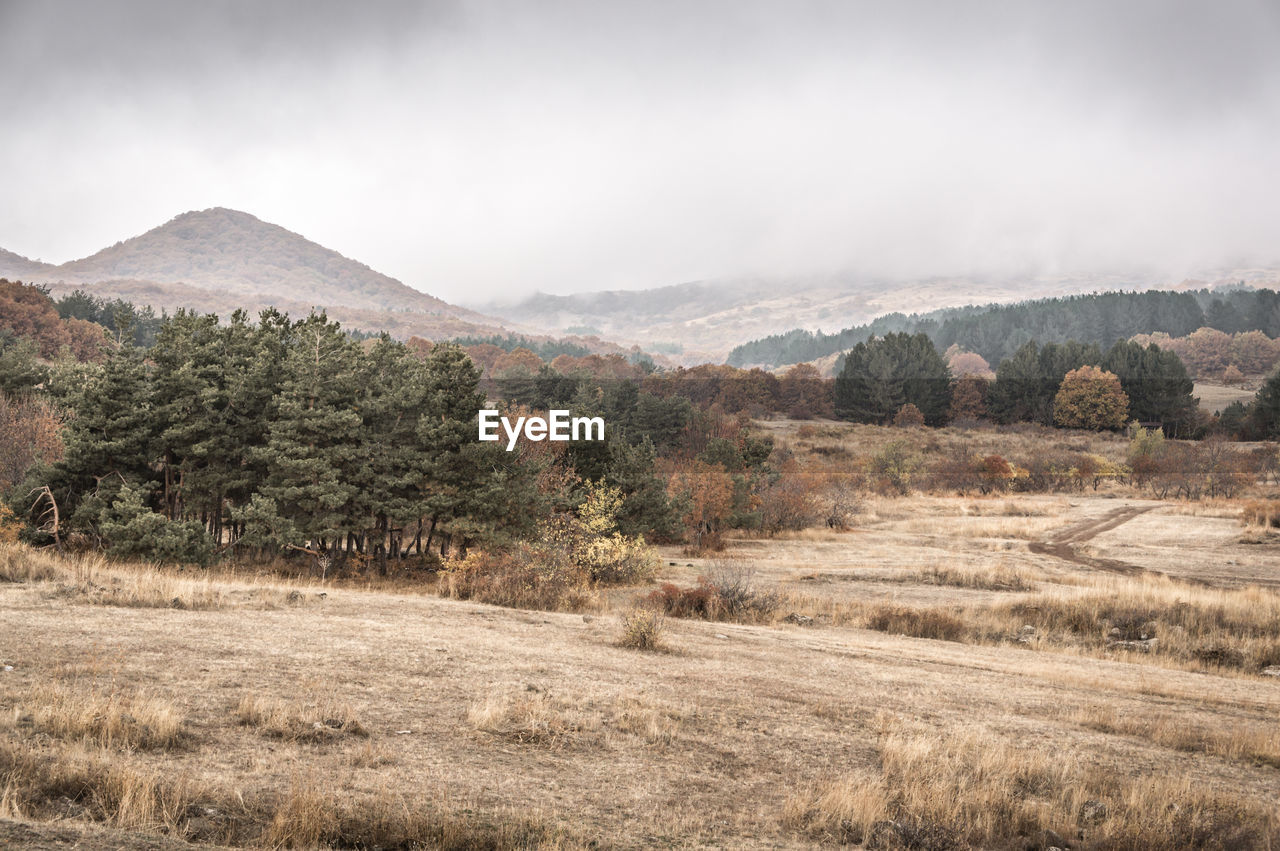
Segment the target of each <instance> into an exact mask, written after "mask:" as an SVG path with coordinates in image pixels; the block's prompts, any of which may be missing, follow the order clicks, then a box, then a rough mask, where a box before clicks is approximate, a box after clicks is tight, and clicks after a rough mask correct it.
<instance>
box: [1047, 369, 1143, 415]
mask: <svg viewBox="0 0 1280 851" xmlns="http://www.w3.org/2000/svg"><path fill="white" fill-rule="evenodd" d="M1128 412H1129V398H1128V397H1127V396H1126V395H1125V392H1124V390H1122V389H1121V388H1120V379H1119V378H1117V377H1116V376H1115V374H1114V373H1110V372H1106V371H1104V370H1102V369H1100V368H1098V367H1096V366H1082V367H1080V368H1079V369H1073V370H1072V371H1071V372H1068V373H1067V374H1066V376H1065V377H1064V378H1063V379H1062V386H1061V387H1060V388H1059V389H1058V394H1057V396H1055V397H1054V403H1053V420H1054V422H1055V423H1056V424H1057V425H1059V426H1061V427H1062V428H1084V429H1092V430H1103V429H1119V428H1122V427H1123V426H1124V424H1125V422H1126V421H1127V416H1128Z"/></svg>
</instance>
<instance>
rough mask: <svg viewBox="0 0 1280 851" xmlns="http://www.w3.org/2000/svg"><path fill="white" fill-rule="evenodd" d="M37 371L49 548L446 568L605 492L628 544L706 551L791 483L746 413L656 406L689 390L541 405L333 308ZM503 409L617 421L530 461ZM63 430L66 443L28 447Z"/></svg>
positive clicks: (31, 469)
mask: <svg viewBox="0 0 1280 851" xmlns="http://www.w3.org/2000/svg"><path fill="white" fill-rule="evenodd" d="M562 357H563V356H562ZM596 357H597V356H594V355H588V356H586V357H585V358H583V359H582V360H583V361H585V363H586V364H594V363H595V361H594V360H591V359H593V358H596ZM32 365H33V364H32V362H27V363H25V364H16V365H15V368H14V369H13V370H12V371H11V372H10V373H6V380H7V381H8V388H7V390H6V392H5V394H4V395H0V402H3V403H4V404H2V405H0V414H4V413H5V412H6V411H8V410H9V409H10V408H11V407H12V406H14V405H19V406H28V407H30V406H34V408H33V409H32V410H35V408H38V411H36V413H41V414H42V418H41V417H34V416H29V415H28V414H29V413H31V412H27V413H24V414H23V416H24V417H26V419H25V420H24V421H23V422H24V426H23V427H24V428H26V429H27V430H26V431H25V432H18V431H14V432H12V434H8V433H0V455H3V456H4V457H5V458H12V459H13V461H14V463H13V464H12V465H10V466H9V467H7V468H6V470H7V473H8V479H7V481H5V482H4V483H3V484H5V485H7V486H8V505H9V507H10V508H11V510H12V511H13V512H15V513H16V514H17V515H18V516H19V517H20V518H21V519H22V520H23V521H24V522H25V524H26V531H25V533H24V534H26V535H27V537H28V539H29V540H31V541H32V542H33V543H37V544H52V545H58V546H65V545H71V546H82V547H83V546H90V547H101V548H103V549H105V550H106V551H107V552H108V553H110V554H112V555H113V556H118V557H140V558H146V559H151V560H159V561H182V562H195V563H203V562H207V561H208V560H210V559H212V558H214V557H215V556H218V555H229V556H235V555H237V554H240V555H244V556H247V557H250V558H255V559H256V558H262V557H268V556H276V555H281V554H284V555H288V554H291V553H292V554H295V555H296V556H298V557H300V558H309V559H313V560H314V561H315V562H316V563H318V564H320V563H322V564H325V565H328V566H331V567H333V568H339V567H342V566H343V565H344V564H347V563H350V562H358V563H361V564H369V563H373V564H379V565H382V566H384V567H385V566H386V565H388V563H393V562H405V561H408V560H411V559H412V560H414V561H415V562H416V563H425V562H431V561H433V560H435V559H436V558H438V557H443V556H448V555H450V554H465V553H466V551H467V550H468V549H469V548H472V547H474V546H477V545H483V546H484V547H485V548H492V547H503V546H507V545H510V544H512V542H515V541H519V540H522V539H529V538H531V537H537V536H544V537H545V536H546V535H547V534H550V533H548V532H547V529H548V528H549V527H548V524H551V527H554V528H561V527H563V526H564V525H565V524H570V525H572V524H573V523H578V524H579V525H580V524H581V522H584V521H581V519H580V518H579V519H573V518H578V517H579V514H580V508H581V506H582V505H583V504H584V503H585V502H586V501H588V500H590V499H593V500H594V504H596V505H601V504H605V505H609V506H612V507H611V508H610V509H609V517H608V523H607V526H608V529H609V530H613V533H616V534H622V535H630V536H635V535H645V536H646V537H649V538H650V539H653V538H666V539H679V538H681V537H683V536H685V535H686V534H688V535H690V536H693V537H696V538H697V539H698V540H699V541H706V540H714V539H715V537H716V536H718V535H719V534H720V532H721V531H722V530H723V529H724V528H729V527H740V528H756V527H758V526H759V524H760V522H762V521H761V515H760V511H759V505H760V498H759V494H760V493H761V492H762V491H763V490H764V489H767V488H768V487H769V485H770V484H771V482H772V481H773V480H774V479H776V477H777V473H776V471H775V470H774V469H773V468H772V467H771V466H770V463H769V458H770V455H771V451H772V443H771V442H770V441H769V440H761V439H757V438H753V437H750V436H749V435H748V433H747V425H748V421H747V420H746V419H745V418H740V417H734V416H730V415H728V414H726V413H724V412H723V411H722V410H718V409H716V410H704V409H702V408H700V407H698V406H696V405H694V404H693V403H692V402H691V401H690V400H689V399H688V398H685V397H683V396H681V395H679V394H674V393H673V394H668V395H663V394H662V393H659V392H653V391H655V390H660V389H662V388H663V387H667V386H671V387H674V386H678V385H675V384H671V385H661V386H656V387H649V388H646V387H645V386H644V385H643V382H642V381H640V380H614V379H611V378H604V379H601V378H597V377H595V376H593V375H591V374H590V373H588V372H585V371H581V370H579V371H577V372H575V373H573V374H571V375H565V376H559V381H558V383H557V384H556V385H555V386H554V387H553V388H549V389H548V388H542V389H544V390H546V391H547V392H546V395H545V396H543V397H539V398H536V399H535V398H534V397H532V396H531V397H530V398H528V399H525V398H520V397H519V394H518V393H513V394H511V395H506V394H507V389H504V387H503V385H502V383H501V380H497V383H490V384H487V385H486V384H484V383H482V380H481V370H480V369H479V368H478V367H477V366H476V365H475V364H474V363H473V362H472V361H471V359H470V358H469V357H468V356H467V354H466V352H465V351H464V350H463V349H462V348H461V347H459V346H457V345H454V344H439V345H419V346H417V347H411V346H409V345H406V344H403V343H399V342H396V341H393V340H391V339H390V338H389V337H386V336H384V337H381V338H379V339H377V340H371V341H364V342H359V341H355V340H352V339H351V338H350V337H349V336H348V335H347V334H345V333H344V332H343V330H342V329H341V328H340V327H339V326H338V325H337V324H336V323H333V322H330V321H328V320H327V319H326V317H324V316H323V315H312V316H310V317H308V318H307V319H304V320H298V321H295V320H290V319H289V318H288V317H287V316H284V315H282V314H280V313H278V312H276V311H264V312H263V313H262V314H261V316H260V317H259V319H258V321H256V322H253V321H250V320H249V318H248V317H247V315H246V314H244V313H243V312H237V313H236V314H234V315H233V316H232V317H230V320H229V321H227V322H225V323H220V322H219V320H218V318H217V317H216V316H212V315H208V316H199V315H195V314H191V313H187V312H185V311H180V312H179V313H178V314H177V315H175V316H173V317H169V318H166V319H164V320H163V321H162V323H161V326H160V329H159V332H158V334H157V336H156V341H155V344H154V345H153V346H152V347H150V348H149V349H142V348H140V347H137V346H134V345H132V344H131V343H130V342H128V339H127V338H126V341H125V343H123V344H122V345H120V346H118V347H116V348H114V349H113V350H112V351H110V352H109V353H107V354H106V356H105V358H104V359H103V360H102V361H101V362H100V363H77V362H75V361H70V360H63V361H58V362H56V363H54V364H52V365H44V364H40V363H39V362H35V363H34V365H35V366H36V367H42V368H41V369H33V368H32ZM515 386H516V388H517V389H519V385H515ZM532 386H533V387H535V388H539V387H540V385H538V384H536V383H535V385H532ZM528 389H529V386H528V385H525V386H524V390H528ZM494 404H497V405H498V406H500V407H503V408H505V409H506V410H507V411H508V412H509V413H510V414H511V415H512V416H516V415H519V414H528V413H530V412H531V411H532V410H533V407H534V405H536V406H537V407H538V408H547V407H566V408H569V409H571V410H573V411H574V413H575V414H576V415H581V416H603V417H604V418H605V420H606V422H607V423H608V427H607V429H606V440H604V441H602V442H577V443H555V444H552V443H522V444H521V445H520V448H519V451H517V452H510V453H509V452H506V451H504V449H503V447H501V446H500V445H498V444H495V443H488V442H479V441H478V440H477V426H476V416H477V412H478V411H479V409H481V408H484V407H490V406H491V405H494ZM23 410H24V411H26V408H24V409H23ZM59 422H61V423H64V424H63V425H62V426H61V428H60V429H58V423H59ZM51 427H52V429H53V430H55V431H56V432H57V434H56V435H55V436H56V438H57V440H56V442H57V444H58V445H56V446H51V447H49V448H48V451H41V452H29V453H27V454H26V455H21V454H20V452H19V449H20V446H21V443H22V442H23V441H24V440H26V439H27V437H26V435H28V434H41V435H44V434H46V433H47V432H48V431H50V430H51ZM601 488H603V489H604V490H600V489H601ZM556 518H561V519H560V520H556ZM593 522H594V521H593ZM556 524H559V525H556ZM557 534H558V533H557ZM600 534H605V533H600ZM708 536H710V537H709V538H708ZM623 549H626V548H625V547H624V548H623ZM433 550H434V552H435V553H438V554H439V556H436V555H432V551H433Z"/></svg>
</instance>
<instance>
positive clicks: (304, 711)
mask: <svg viewBox="0 0 1280 851" xmlns="http://www.w3.org/2000/svg"><path fill="white" fill-rule="evenodd" d="M235 714H236V718H237V720H238V721H239V722H240V723H241V724H243V725H245V726H247V727H256V728H257V729H258V731H259V732H261V733H262V734H263V735H266V736H271V737H272V738H277V739H284V740H285V741H288V742H330V741H333V740H335V739H338V738H340V737H342V736H356V737H360V738H364V737H366V736H368V735H369V733H368V731H367V730H365V728H364V727H363V726H362V725H361V723H360V720H359V718H357V717H356V712H355V710H354V709H353V708H352V707H351V706H350V705H349V704H347V703H342V702H339V701H335V700H331V699H323V700H282V699H280V698H276V697H265V696H263V695H257V694H246V695H245V696H244V697H242V698H241V699H240V703H239V705H238V706H237V707H236V712H235Z"/></svg>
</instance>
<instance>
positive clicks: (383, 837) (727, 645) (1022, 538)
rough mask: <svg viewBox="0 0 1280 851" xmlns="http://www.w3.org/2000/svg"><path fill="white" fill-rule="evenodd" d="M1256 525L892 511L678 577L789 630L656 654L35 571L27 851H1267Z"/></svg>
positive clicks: (13, 820) (1199, 518)
mask: <svg viewBox="0 0 1280 851" xmlns="http://www.w3.org/2000/svg"><path fill="white" fill-rule="evenodd" d="M1237 517H1238V509H1236V508H1234V507H1233V506H1232V505H1230V504H1226V503H1223V504H1217V505H1195V506H1191V507H1188V506H1187V505H1180V504H1175V503H1159V502H1154V501H1150V500H1141V499H1135V498H1108V497H1107V496H1094V495H1089V496H1072V497H1070V498H1068V497H1061V496H1044V497H1039V496H1037V497H1017V498H1012V497H997V498H985V499H972V498H959V497H923V496H914V497H905V498H880V497H872V498H869V499H868V500H867V502H866V503H864V505H863V506H862V509H861V512H860V514H859V516H858V519H857V522H856V523H855V524H854V526H853V528H852V529H850V530H849V531H845V532H834V531H827V530H823V531H816V530H810V531H807V532H801V533H795V534H793V535H790V536H782V537H779V538H773V539H753V540H733V541H731V542H730V544H729V546H728V548H727V550H726V551H725V552H724V553H721V554H718V555H716V556H715V558H706V559H703V558H691V557H688V556H686V555H685V554H683V553H682V552H681V551H680V550H678V549H677V548H667V549H664V550H663V552H662V556H663V562H662V563H663V565H664V567H663V570H662V576H661V577H660V580H662V581H666V582H671V583H674V584H676V585H678V586H681V587H685V586H689V585H691V584H692V583H693V582H694V581H695V578H696V577H697V576H698V575H700V574H702V573H704V572H707V571H712V572H715V571H720V572H722V573H723V572H724V571H732V572H735V573H736V574H738V575H739V576H742V577H746V578H747V580H748V581H749V582H750V583H751V584H752V587H753V588H756V589H759V590H760V591H761V592H767V593H769V594H771V595H772V598H773V605H772V607H771V608H770V609H769V611H768V612H767V614H763V615H761V616H758V617H752V618H740V619H738V620H737V621H735V622H721V621H706V620H698V619H679V618H674V617H667V618H666V619H665V622H664V623H663V624H662V634H661V638H660V640H661V643H662V645H663V646H662V649H661V650H660V651H659V652H643V651H638V650H633V649H628V648H626V647H623V646H619V638H620V634H621V632H620V623H619V621H620V616H621V615H622V614H624V613H626V612H627V611H628V610H629V606H630V600H631V599H632V598H633V597H635V596H636V595H637V594H642V593H647V592H648V590H649V589H648V588H643V589H641V588H629V589H616V590H614V591H612V592H611V593H610V595H609V596H608V598H607V600H606V606H607V610H605V611H599V612H596V613H591V614H585V615H584V614H566V613H557V612H533V611H519V610H511V609H503V608H498V607H492V606H486V605H480V604H476V603H472V602H464V601H454V600H447V599H441V598H439V597H437V596H435V595H434V594H433V593H431V589H430V587H423V586H422V585H420V584H415V585H410V584H402V585H399V586H387V587H381V588H378V587H372V588H368V589H364V588H356V587H321V586H319V585H314V586H313V585H307V584H305V583H302V584H299V583H289V582H284V581H282V580H277V579H273V578H270V577H267V578H263V577H252V576H244V575H241V576H236V575H218V576H213V577H206V578H199V579H192V578H188V577H187V575H186V574H181V573H158V572H156V571H154V570H153V569H151V568H146V567H142V566H131V565H118V566H117V565H109V564H106V563H104V562H101V561H96V560H93V559H90V560H87V561H80V562H65V561H60V560H57V559H54V558H53V557H51V556H48V555H45V554H36V553H31V552H30V551H27V550H24V549H21V548H9V549H6V550H4V551H3V553H2V554H0V557H2V559H3V568H0V575H2V576H3V577H4V578H5V579H7V580H8V581H4V582H0V635H3V636H4V643H3V645H0V655H2V656H3V658H2V659H0V665H3V666H5V669H4V671H3V672H0V746H2V747H3V751H0V807H3V810H2V814H3V815H4V816H5V817H7V818H9V819H10V821H6V822H0V841H2V840H4V839H6V838H7V839H10V840H13V841H18V840H21V841H23V842H24V843H30V844H35V843H38V842H43V843H45V847H49V848H54V847H66V845H65V843H70V842H79V843H81V844H80V845H78V846H77V847H86V848H108V847H120V846H121V845H122V844H123V845H131V844H134V843H137V842H142V841H144V839H145V841H146V842H149V843H153V847H157V848H160V847H171V846H172V847H177V846H178V845H180V844H182V842H183V841H186V840H190V841H200V842H206V843H214V844H229V845H268V846H277V847H288V846H292V847H307V846H312V845H317V844H320V845H330V846H339V847H343V846H345V847H413V846H414V845H415V843H416V844H422V845H425V846H428V847H434V846H443V847H456V848H466V847H477V846H479V847H493V848H504V847H619V848H633V847H634V848H639V847H652V846H662V847H668V846H673V847H702V846H710V847H762V848H763V847H768V848H787V847H809V846H811V845H814V844H841V843H843V844H848V845H860V844H861V845H864V846H866V847H880V848H895V847H902V848H907V847H910V848H939V849H940V848H961V847H967V846H973V847H1010V848H1013V847H1017V848H1023V847H1033V848H1047V847H1051V846H1058V847H1065V846H1066V845H1068V844H1070V845H1071V847H1113V848H1135V849H1136V848H1151V847H1165V848H1180V847H1188V846H1190V845H1199V846H1201V847H1233V848H1234V847H1241V848H1248V847H1272V846H1271V844H1269V843H1273V842H1275V840H1276V839H1277V830H1280V810H1278V809H1277V804H1276V802H1277V801H1278V800H1280V727H1278V726H1277V724H1276V721H1277V718H1278V716H1280V678H1278V677H1274V676H1268V675H1267V674H1264V673H1263V671H1264V670H1265V669H1267V668H1270V667H1271V666H1275V665H1280V628H1278V627H1277V624H1278V623H1280V594H1277V592H1276V591H1273V590H1270V589H1271V588H1274V587H1275V586H1276V585H1277V584H1280V558H1278V557H1277V556H1278V555H1280V544H1278V543H1277V541H1280V538H1277V537H1276V536H1274V535H1269V534H1264V535H1263V537H1262V538H1260V539H1258V538H1256V537H1253V538H1251V537H1250V536H1248V535H1245V534H1244V530H1243V528H1242V527H1241V524H1240V522H1239V520H1238V519H1237ZM1254 540H1261V543H1256V542H1250V541H1254ZM1165 574H1169V575H1172V576H1175V577H1178V578H1176V579H1170V578H1168V577H1167V576H1165ZM1181 580H1189V581H1181ZM1121 610H1123V611H1121ZM1125 612H1128V614H1125ZM1135 613H1137V614H1135ZM1125 617H1128V620H1125V619H1124V618H1125ZM1070 618H1075V620H1076V621H1077V622H1078V621H1080V619H1084V620H1085V621H1087V624H1086V627H1085V628H1083V629H1066V628H1064V627H1063V623H1065V621H1064V619H1070ZM1090 619H1092V620H1090ZM1147 632H1154V633H1156V634H1155V636H1154V637H1155V638H1157V639H1158V642H1160V643H1156V642H1151V641H1150V640H1149V638H1150V636H1147V634H1146V633H1147ZM899 633H905V634H899ZM920 635H923V636H934V637H914V636H920ZM8 666H11V667H12V670H10V669H9V667H8ZM51 819H52V820H57V823H56V824H51V823H50V822H49V820H51ZM140 837H143V838H140Z"/></svg>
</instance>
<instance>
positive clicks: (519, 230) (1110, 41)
mask: <svg viewBox="0 0 1280 851" xmlns="http://www.w3.org/2000/svg"><path fill="white" fill-rule="evenodd" d="M0 33H3V35H0V48H3V50H2V51H0V95H3V97H2V98H0V100H2V101H3V102H4V103H6V104H8V108H7V111H8V118H9V121H8V122H7V125H8V126H7V129H6V132H5V133H4V134H2V135H0V183H2V184H3V185H5V186H6V188H7V189H8V193H7V197H8V203H7V205H6V208H5V209H4V210H3V211H0V246H3V247H5V248H8V249H11V250H15V251H19V252H20V253H24V254H30V255H36V256H41V257H43V259H46V260H58V261H60V260H65V259H69V258H71V257H73V256H82V255H84V254H88V253H90V252H92V251H94V250H97V249H98V248H100V247H102V246H104V245H106V244H110V243H111V242H114V241H115V240H117V239H121V238H125V237H127V236H130V235H133V234H136V233H140V232H142V231H143V230H146V229H147V228H149V227H152V226H154V225H155V224H158V223H160V222H161V221H164V220H166V219H168V218H170V217H171V216H172V215H175V214H176V213H178V212H181V211H184V210H187V209H195V208H204V207H209V206H214V205H222V206H230V207H236V208H239V209H244V210H247V211H248V212H251V213H253V214H255V215H258V216H260V217H262V218H265V219H267V220H269V221H274V222H276V223H278V224H281V225H284V226H285V227H288V228H290V229H292V230H296V231H298V232H300V233H302V234H304V235H306V236H308V237H310V238H312V239H315V240H317V241H318V242H321V243H323V244H325V245H328V246H331V247H333V248H336V249H337V250H339V251H342V252H343V253H345V254H348V255H350V256H353V257H356V258H357V259H360V260H362V261H364V262H366V263H369V264H370V265H372V266H374V267H375V268H377V269H379V270H381V271H385V272H387V273H389V274H393V275H395V276H397V277H399V278H401V279H403V280H404V281H406V282H407V283H409V284H411V285H413V286H417V287H419V288H421V289H424V290H427V291H429V292H432V293H433V294H436V295H440V296H442V297H445V298H451V299H455V300H458V299H465V300H469V301H472V302H474V301H476V300H480V299H483V298H485V297H491V296H500V295H504V294H514V293H523V292H528V291H531V290H532V289H534V288H540V289H544V290H552V291H569V290H580V289H594V288H604V287H618V286H622V287H636V286H658V285H664V284H668V283H673V282H677V281H681V280H690V279H698V278H715V277H724V276H734V275H760V274H768V275H781V276H787V275H806V274H820V273H845V274H850V275H855V276H874V277H887V278H905V277H912V276H920V275H933V274H993V275H1009V274H1020V273H1024V272H1029V271H1077V272H1089V271H1102V272H1110V271H1116V270H1125V269H1136V268H1142V269H1157V270H1168V272H1169V274H1171V275H1172V274H1179V273H1181V272H1183V271H1185V270H1187V269H1190V268H1193V267H1195V266H1197V265H1205V264H1219V263H1227V262H1237V261H1240V262H1243V261H1250V262H1271V261H1274V260H1276V259H1277V258H1276V250H1275V245H1276V244H1277V236H1280V233H1278V232H1277V231H1278V230H1280V224H1277V223H1280V216H1277V213H1280V209H1277V207H1278V206H1280V200H1278V199H1280V191H1277V190H1278V189H1280V186H1277V183H1278V182H1280V177H1277V175H1280V154H1278V153H1277V146H1275V145H1274V139H1275V138H1277V131H1280V58H1277V56H1276V51H1275V50H1274V45H1275V44H1277V43H1280V17H1278V15H1277V11H1276V10H1275V8H1274V7H1273V5H1272V4H1269V3H1261V2H1259V3H1249V2H1239V3H1220V4H1213V6H1212V7H1210V6H1209V5H1208V4H1203V3H1198V2H1177V0H1174V1H1173V2H1169V1H1168V0H1166V2H1134V3H1098V2H1077V3H1070V4H1064V3H979V4H968V3H966V4H940V3H913V2H907V3H894V4H882V3H876V4H851V3H835V2H832V3H817V2H812V3H805V2H797V3H785V4H781V3H763V2H762V3H750V2H734V3H701V4H689V3H674V2H672V3H663V2H658V3H631V4H627V3H585V2H584V3H564V2H552V3H539V4H525V3H461V4H451V3H439V4H423V3H381V4H372V5H369V4H361V5H359V6H353V5H351V4H345V3H314V2H305V3H304V2H297V3H269V4H245V3H236V2H222V3H218V2H208V3H202V4H173V3H158V2H156V3H152V2H148V3H131V4H110V5H108V4H96V3H25V2H8V3H3V4H0Z"/></svg>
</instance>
